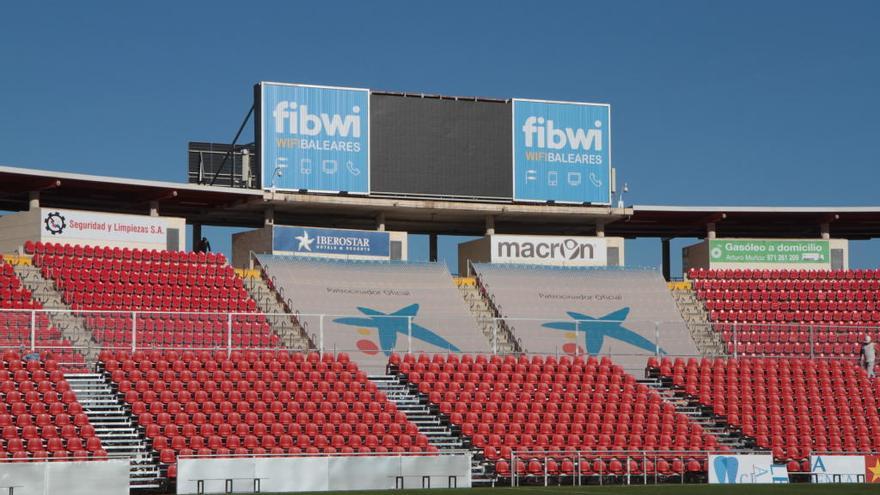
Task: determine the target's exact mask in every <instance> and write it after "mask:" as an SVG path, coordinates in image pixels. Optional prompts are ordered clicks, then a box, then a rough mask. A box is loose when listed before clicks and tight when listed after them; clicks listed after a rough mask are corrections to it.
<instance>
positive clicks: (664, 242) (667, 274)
mask: <svg viewBox="0 0 880 495" xmlns="http://www.w3.org/2000/svg"><path fill="white" fill-rule="evenodd" d="M660 246H661V247H662V249H663V260H662V263H663V279H664V280H666V281H667V282H669V279H670V278H671V272H672V269H671V267H670V266H669V238H668V237H664V238H663V239H661V240H660Z"/></svg>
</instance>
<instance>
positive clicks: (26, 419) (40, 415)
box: [0, 350, 107, 459]
mask: <svg viewBox="0 0 880 495" xmlns="http://www.w3.org/2000/svg"><path fill="white" fill-rule="evenodd" d="M106 456H107V452H106V451H105V450H104V449H103V448H102V447H101V440H100V439H99V438H98V437H97V436H96V435H95V429H94V428H93V427H92V425H91V424H89V418H88V416H87V415H86V414H85V413H84V412H83V408H82V405H81V404H80V403H79V402H77V399H76V395H75V394H74V393H73V392H72V391H71V390H70V385H69V384H68V383H67V381H66V380H65V379H64V373H63V372H62V371H61V369H60V367H59V364H58V362H57V361H55V360H54V359H45V360H36V359H33V360H27V361H22V357H21V356H20V355H19V354H18V353H17V352H15V351H12V350H7V351H5V352H4V353H3V356H2V363H0V459H4V458H11V459H28V458H30V459H46V458H49V457H52V458H69V457H72V458H105V457H106Z"/></svg>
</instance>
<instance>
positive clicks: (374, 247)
mask: <svg viewBox="0 0 880 495" xmlns="http://www.w3.org/2000/svg"><path fill="white" fill-rule="evenodd" d="M390 245H391V237H390V235H389V234H388V232H378V231H372V230H343V229H313V228H309V227H287V226H282V225H276V226H275V227H274V228H273V229H272V251H274V252H279V251H283V252H289V253H294V254H306V255H308V254H335V255H340V256H349V255H357V256H375V257H377V258H385V259H388V258H389V257H390V251H391V249H390Z"/></svg>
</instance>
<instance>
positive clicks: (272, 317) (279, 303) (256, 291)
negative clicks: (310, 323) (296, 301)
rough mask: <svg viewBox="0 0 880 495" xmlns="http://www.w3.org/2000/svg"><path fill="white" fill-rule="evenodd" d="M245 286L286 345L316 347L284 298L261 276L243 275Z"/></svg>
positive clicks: (295, 348) (302, 349)
mask: <svg viewBox="0 0 880 495" xmlns="http://www.w3.org/2000/svg"><path fill="white" fill-rule="evenodd" d="M243 280H244V287H245V289H247V291H248V294H250V296H251V298H252V299H253V300H254V301H256V303H257V307H258V308H260V311H262V312H263V313H265V314H266V320H267V321H268V322H269V326H271V327H272V330H273V331H274V332H275V333H276V334H277V335H278V336H279V337H281V341H282V342H284V345H285V346H286V347H287V348H288V349H291V350H298V351H308V350H310V349H316V348H317V347H316V346H315V344H314V342H313V341H312V339H310V338H309V334H308V332H307V330H306V329H305V328H304V327H303V326H302V325H301V324H300V322H299V321H298V320H297V319H296V315H294V314H291V312H290V311H288V308H287V307H286V304H285V302H284V300H283V298H282V297H281V296H280V295H279V294H278V292H277V291H275V290H274V289H272V288H271V287H270V286H269V284H267V283H266V281H265V280H263V279H262V278H260V277H243Z"/></svg>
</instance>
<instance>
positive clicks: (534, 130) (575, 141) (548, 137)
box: [522, 115, 602, 151]
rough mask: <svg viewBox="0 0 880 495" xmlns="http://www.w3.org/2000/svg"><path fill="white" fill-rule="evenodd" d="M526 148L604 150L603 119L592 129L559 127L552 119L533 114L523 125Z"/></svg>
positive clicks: (596, 122)
mask: <svg viewBox="0 0 880 495" xmlns="http://www.w3.org/2000/svg"><path fill="white" fill-rule="evenodd" d="M522 132H523V139H524V142H525V146H526V148H550V149H553V150H561V149H563V148H565V147H569V148H571V149H572V150H577V149H582V150H584V151H590V150H596V151H602V121H601V120H596V121H594V122H593V127H592V128H590V129H581V128H572V127H565V128H561V129H557V128H556V127H555V123H554V122H553V120H551V119H545V118H544V117H539V116H534V115H531V116H529V117H527V118H526V122H525V124H523V127H522Z"/></svg>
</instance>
